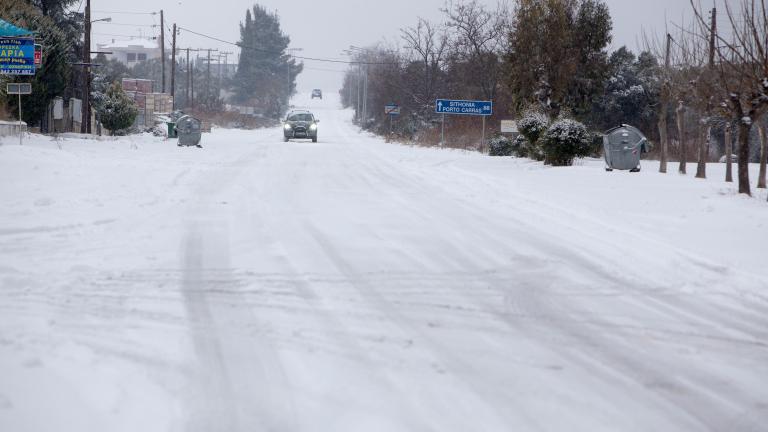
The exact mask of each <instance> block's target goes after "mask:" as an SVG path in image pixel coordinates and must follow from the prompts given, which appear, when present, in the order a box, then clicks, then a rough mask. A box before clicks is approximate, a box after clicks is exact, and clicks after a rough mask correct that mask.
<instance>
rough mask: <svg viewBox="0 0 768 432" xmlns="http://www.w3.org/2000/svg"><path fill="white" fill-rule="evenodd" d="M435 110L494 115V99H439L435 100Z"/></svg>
mask: <svg viewBox="0 0 768 432" xmlns="http://www.w3.org/2000/svg"><path fill="white" fill-rule="evenodd" d="M435 112H436V113H438V114H456V115H473V116H489V115H493V101H466V100H451V99H438V100H437V101H436V102H435Z"/></svg>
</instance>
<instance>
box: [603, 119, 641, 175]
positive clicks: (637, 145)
mask: <svg viewBox="0 0 768 432" xmlns="http://www.w3.org/2000/svg"><path fill="white" fill-rule="evenodd" d="M648 150H649V143H648V140H647V139H646V138H645V135H643V133H642V132H640V131H639V130H638V129H637V128H635V127H632V126H629V125H621V126H619V127H616V128H613V129H611V130H609V131H608V132H606V133H605V135H604V136H603V152H604V153H605V163H606V167H605V170H606V171H613V170H615V169H617V170H629V171H630V172H640V154H641V153H648Z"/></svg>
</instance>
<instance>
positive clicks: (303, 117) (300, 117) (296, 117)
mask: <svg viewBox="0 0 768 432" xmlns="http://www.w3.org/2000/svg"><path fill="white" fill-rule="evenodd" d="M288 121H304V122H311V121H312V114H309V113H301V114H293V115H291V116H290V117H288Z"/></svg>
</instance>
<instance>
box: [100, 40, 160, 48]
mask: <svg viewBox="0 0 768 432" xmlns="http://www.w3.org/2000/svg"><path fill="white" fill-rule="evenodd" d="M99 47H101V49H110V48H112V49H114V48H144V49H154V48H157V49H160V45H159V44H158V43H157V41H154V40H150V39H130V40H118V41H113V42H111V43H106V44H99Z"/></svg>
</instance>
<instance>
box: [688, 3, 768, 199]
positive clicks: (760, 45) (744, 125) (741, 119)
mask: <svg viewBox="0 0 768 432" xmlns="http://www.w3.org/2000/svg"><path fill="white" fill-rule="evenodd" d="M765 3H766V0H732V1H726V2H725V11H726V16H727V20H728V24H729V27H730V30H731V32H730V33H731V35H730V36H726V35H723V34H722V33H720V32H717V31H716V29H714V28H712V27H713V26H712V25H711V23H708V22H707V20H706V19H705V18H704V14H703V12H702V10H701V6H700V5H697V4H696V3H695V2H694V0H691V6H692V7H693V10H694V12H695V14H696V17H697V19H698V21H699V23H700V28H701V29H705V30H706V33H705V34H702V33H704V32H702V31H700V32H699V36H701V37H706V35H708V34H710V33H714V34H715V37H716V40H717V44H718V46H717V47H716V49H715V53H716V57H717V59H716V62H715V63H716V64H715V66H714V67H715V69H716V71H717V83H718V85H719V87H720V89H721V92H720V99H721V101H722V102H721V106H722V107H724V108H726V109H727V110H728V112H729V114H730V117H731V118H732V119H733V120H734V121H735V122H736V123H737V125H738V130H737V136H738V142H739V149H738V155H739V160H738V166H739V172H738V177H739V193H744V194H748V195H751V189H750V184H749V154H750V151H749V146H750V141H749V138H750V137H749V135H750V130H751V129H752V125H753V124H754V123H755V122H756V121H757V119H759V118H760V117H761V116H762V114H763V113H765V112H766V111H768V36H767V35H766V27H767V26H768V10H767V9H766V4H765Z"/></svg>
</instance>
